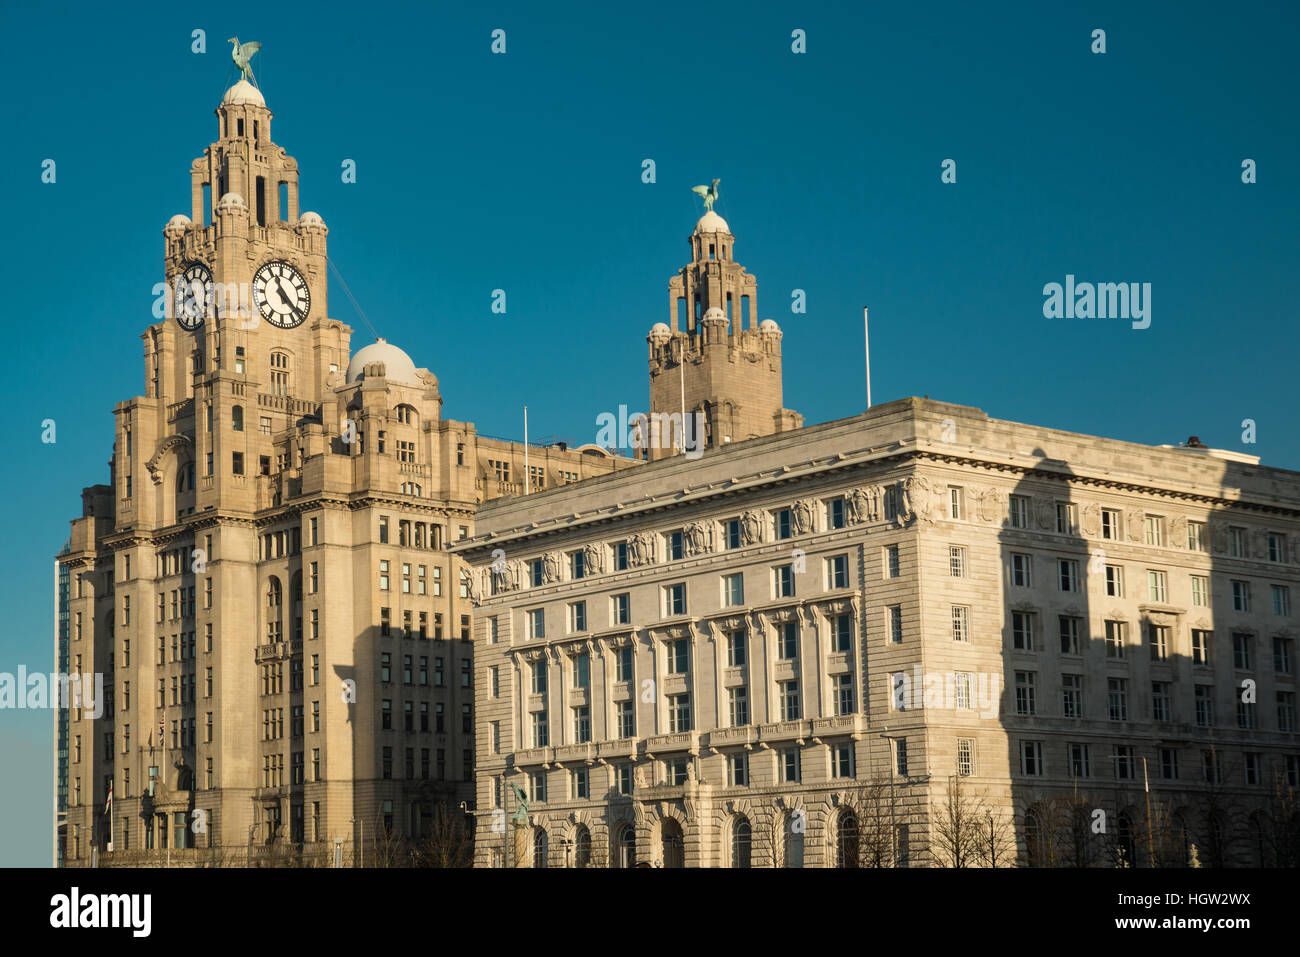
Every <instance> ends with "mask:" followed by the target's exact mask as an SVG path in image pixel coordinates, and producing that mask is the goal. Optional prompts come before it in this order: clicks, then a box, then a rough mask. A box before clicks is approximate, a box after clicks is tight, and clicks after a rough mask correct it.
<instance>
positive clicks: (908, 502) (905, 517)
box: [900, 475, 935, 525]
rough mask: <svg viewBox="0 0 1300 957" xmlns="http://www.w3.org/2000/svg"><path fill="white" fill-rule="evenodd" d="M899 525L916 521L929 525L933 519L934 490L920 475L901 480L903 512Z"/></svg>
mask: <svg viewBox="0 0 1300 957" xmlns="http://www.w3.org/2000/svg"><path fill="white" fill-rule="evenodd" d="M900 518H901V519H902V522H901V524H904V525H906V524H908V523H909V522H912V521H916V522H919V523H920V524H922V525H931V524H933V523H934V519H935V503H934V489H933V487H932V486H931V485H930V482H929V480H928V479H926V478H925V477H924V476H921V475H909V476H908V477H907V478H905V479H904V480H903V510H902V514H901V515H900Z"/></svg>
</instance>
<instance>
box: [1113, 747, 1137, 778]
mask: <svg viewBox="0 0 1300 957" xmlns="http://www.w3.org/2000/svg"><path fill="white" fill-rule="evenodd" d="M1114 757H1115V777H1116V778H1117V779H1119V780H1121V781H1131V780H1132V779H1133V778H1135V777H1137V758H1136V756H1135V755H1134V752H1133V746H1132V745H1129V744H1117V745H1115V752H1114Z"/></svg>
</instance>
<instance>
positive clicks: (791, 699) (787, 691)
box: [779, 681, 803, 721]
mask: <svg viewBox="0 0 1300 957" xmlns="http://www.w3.org/2000/svg"><path fill="white" fill-rule="evenodd" d="M779 687H780V693H781V720H782V721H798V720H799V719H800V718H801V717H803V709H802V707H801V706H800V704H801V701H800V698H799V682H797V681H782V682H779Z"/></svg>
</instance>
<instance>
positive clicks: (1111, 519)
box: [1101, 508, 1120, 541]
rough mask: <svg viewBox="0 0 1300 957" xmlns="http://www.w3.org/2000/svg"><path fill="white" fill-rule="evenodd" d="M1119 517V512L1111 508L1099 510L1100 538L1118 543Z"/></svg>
mask: <svg viewBox="0 0 1300 957" xmlns="http://www.w3.org/2000/svg"><path fill="white" fill-rule="evenodd" d="M1119 521H1120V516H1119V511H1118V510H1116V509H1113V508H1103V509H1102V510H1101V537H1102V538H1105V539H1108V540H1110V541H1118V540H1119V538H1120V524H1119Z"/></svg>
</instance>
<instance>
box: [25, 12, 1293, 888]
mask: <svg viewBox="0 0 1300 957" xmlns="http://www.w3.org/2000/svg"><path fill="white" fill-rule="evenodd" d="M867 7H868V5H866V4H861V5H859V4H819V3H808V2H804V3H797V4H796V3H788V4H782V3H762V2H748V3H723V2H716V3H710V4H687V3H681V4H673V3H657V4H651V5H635V6H632V5H616V8H613V9H611V8H610V6H609V5H605V4H590V5H587V4H564V3H559V4H535V3H534V4H518V5H514V6H511V5H500V4H497V5H491V6H484V7H482V8H481V9H475V10H469V9H453V10H430V9H428V5H427V4H414V3H413V4H409V5H401V4H384V3H379V2H371V3H368V4H365V5H364V6H358V5H356V4H331V3H314V4H311V5H297V4H275V5H271V6H267V5H264V4H251V3H249V4H241V3H230V4H226V5H223V8H222V10H221V12H220V17H221V18H219V19H218V18H215V17H213V16H212V15H210V14H209V13H207V12H192V11H191V10H188V9H185V8H182V7H179V6H178V5H175V4H168V5H163V4H158V5H156V6H155V7H152V8H151V7H149V6H146V5H137V6H132V7H130V8H125V7H121V6H116V7H115V6H113V5H101V4H96V5H84V6H82V5H75V4H73V5H69V4H51V5H42V7H41V9H40V10H39V12H35V11H30V10H29V11H20V10H15V9H10V8H6V9H4V10H3V12H0V27H2V28H3V35H5V36H7V37H10V38H21V40H22V42H21V43H19V44H16V45H11V46H10V47H9V49H8V50H7V57H8V58H9V62H8V63H7V64H6V74H7V76H8V77H9V79H8V80H7V81H6V83H5V84H4V87H3V92H0V100H2V101H3V103H2V105H3V110H4V116H5V118H6V134H5V141H6V144H7V146H6V148H5V149H4V150H3V151H0V182H3V183H4V184H5V186H6V188H5V189H4V190H3V191H0V221H2V222H3V225H4V229H3V231H2V232H0V269H3V272H4V276H3V278H4V280H5V290H6V296H5V306H6V308H5V309H4V312H3V314H0V315H2V316H3V319H2V321H3V323H4V325H5V332H6V333H7V334H8V340H9V342H10V343H11V346H10V348H11V355H12V356H13V357H15V359H16V360H17V361H15V363H14V365H13V366H12V368H11V369H10V372H9V392H8V394H9V396H10V399H9V403H10V404H9V421H10V428H11V434H10V437H11V439H12V441H11V442H10V443H9V445H8V447H7V460H8V466H7V468H6V470H5V479H4V481H5V486H6V487H5V492H6V494H5V500H6V503H7V515H6V523H5V524H6V530H7V533H8V534H7V542H6V545H5V547H4V549H3V552H2V553H0V562H2V563H3V564H2V566H0V570H2V571H3V576H4V577H3V580H4V581H5V583H6V591H7V594H8V596H9V601H8V607H7V608H6V614H5V616H4V617H5V624H4V628H3V631H0V671H10V672H12V671H15V670H16V669H17V666H18V665H19V664H26V665H27V666H28V667H29V668H39V667H46V668H48V667H49V661H50V656H51V652H50V648H51V647H52V638H51V632H52V624H51V615H52V587H51V559H52V556H53V555H54V554H55V552H56V551H57V550H58V549H59V547H60V546H61V545H62V543H63V541H64V540H65V539H66V537H67V532H68V524H67V523H68V520H69V519H70V518H72V517H74V516H75V515H77V514H79V510H80V498H79V493H80V490H81V488H82V487H83V486H85V485H89V484H94V483H97V482H104V481H106V480H107V477H108V471H107V461H108V458H109V456H110V454H111V450H112V416H111V410H112V408H113V405H114V403H115V402H117V401H120V400H122V399H125V398H128V397H130V396H134V395H138V394H141V393H142V392H143V385H144V383H143V378H144V372H143V362H142V345H141V342H140V340H139V336H140V333H141V332H142V331H143V330H144V329H145V327H146V326H147V325H148V324H149V323H150V322H151V321H152V318H151V315H150V309H151V305H152V287H153V284H154V283H155V282H157V281H159V280H160V279H161V278H162V275H161V268H162V261H161V251H162V235H161V230H162V226H163V224H164V223H165V222H166V221H167V219H168V218H169V217H170V216H172V215H173V214H175V213H178V212H185V213H188V212H189V176H188V170H189V164H190V161H191V160H192V159H193V158H194V157H196V156H199V155H200V154H201V153H202V151H203V149H204V147H205V146H206V145H207V144H208V143H209V142H210V141H211V140H212V139H214V137H215V132H216V129H215V127H216V119H215V117H214V115H213V112H212V111H213V109H214V107H215V106H216V104H217V102H218V100H219V98H220V96H221V93H222V90H223V89H224V85H225V82H226V81H228V80H230V79H231V77H232V72H233V66H232V64H231V62H230V56H229V50H230V47H229V44H227V43H225V42H223V41H224V40H225V38H226V37H229V36H231V35H233V34H238V35H239V36H240V37H241V39H243V40H245V41H247V40H260V41H261V42H262V43H263V50H262V51H261V53H259V54H258V56H257V58H256V59H255V60H254V67H255V69H256V70H257V73H258V78H259V81H260V83H261V86H262V89H263V91H264V93H265V95H266V99H267V103H268V105H269V106H270V108H271V109H272V110H273V111H274V113H275V124H274V127H273V132H274V138H275V140H276V142H277V143H279V144H280V145H282V146H284V147H285V148H286V149H287V150H288V152H289V153H290V154H291V155H293V156H294V157H296V158H297V160H298V162H299V164H300V167H301V169H302V185H301V195H302V208H303V209H312V210H315V211H317V212H318V213H320V215H321V216H322V217H323V218H324V219H325V221H326V223H327V224H328V225H329V227H330V235H329V248H330V254H331V258H332V259H333V260H334V262H335V263H336V264H337V266H338V268H339V269H340V270H341V272H342V274H343V276H344V278H345V280H346V281H347V283H348V285H349V286H350V288H351V290H352V292H353V294H354V295H355V296H356V297H357V299H358V301H359V302H360V304H361V306H362V308H363V309H364V310H365V312H366V314H367V316H368V317H369V319H370V320H371V322H373V323H374V325H375V326H376V327H377V328H378V330H379V334H380V335H382V336H384V337H386V338H388V339H389V340H390V341H392V342H395V343H397V344H398V345H400V346H402V347H403V348H405V349H406V350H407V351H408V352H409V353H410V354H411V356H412V357H413V358H414V359H415V361H416V364H417V365H420V366H426V367H428V368H429V369H431V370H433V371H434V372H435V373H436V374H437V375H438V376H439V377H440V380H441V387H442V392H443V396H444V399H445V403H446V404H445V407H444V413H445V414H446V415H447V416H449V417H451V418H457V419H462V420H469V421H473V422H475V423H476V424H477V425H478V427H479V429H480V430H481V431H483V432H487V433H492V434H503V435H520V434H521V433H522V411H521V410H522V406H523V405H525V404H527V405H528V406H529V421H530V431H531V433H532V436H533V437H534V438H537V437H540V436H543V435H556V436H562V437H568V438H570V439H573V440H575V441H579V442H581V441H591V440H592V439H594V438H595V434H596V424H595V423H596V416H597V415H598V414H599V413H600V412H602V411H616V410H617V409H618V406H619V405H620V404H626V405H628V406H629V407H630V408H631V409H633V410H636V409H641V408H644V407H645V406H646V404H647V401H648V385H647V378H646V346H645V334H646V331H647V330H648V329H649V327H650V326H651V325H652V324H653V323H655V322H658V321H662V320H665V319H666V317H667V281H668V278H669V277H670V276H671V275H672V274H673V273H674V272H675V271H676V270H677V269H678V268H680V267H681V265H682V264H683V262H684V261H685V258H686V256H687V248H686V237H687V235H688V233H689V232H690V230H691V228H692V226H693V224H694V222H695V220H696V219H697V218H698V217H699V215H700V214H701V212H702V208H701V206H700V201H699V200H698V198H697V197H695V196H694V195H693V194H692V193H691V192H690V187H691V186H693V185H695V184H697V183H707V182H708V181H709V180H710V179H711V178H712V177H715V176H716V177H721V179H722V184H721V187H720V189H721V198H720V200H719V203H718V206H717V209H718V211H719V212H720V213H721V214H722V215H723V216H724V217H726V218H727V220H728V222H729V223H730V225H731V227H732V230H733V232H734V233H735V235H736V248H735V256H736V259H737V260H738V261H739V262H741V263H742V264H743V265H745V266H746V268H747V269H749V271H750V272H752V273H753V274H755V275H756V276H757V278H758V283H759V295H758V299H759V311H760V317H761V318H769V317H770V318H774V319H776V320H777V322H779V323H780V324H781V327H782V329H783V330H784V332H785V339H784V343H783V350H784V356H785V401H786V405H787V407H789V408H793V409H797V410H799V411H800V412H802V413H803V414H804V415H805V417H806V419H807V421H809V422H818V421H824V420H827V419H833V418H839V417H841V416H845V415H851V414H854V413H856V412H859V411H861V410H862V408H863V407H864V404H865V398H864V394H865V388H864V383H863V372H862V348H861V334H862V331H861V310H862V306H863V305H869V306H870V307H871V317H872V320H871V321H872V329H871V340H872V360H873V361H872V366H873V369H872V372H873V380H872V391H873V397H874V399H875V400H876V401H877V402H880V401H885V400H888V399H891V398H897V397H900V396H905V395H921V394H927V393H928V394H929V395H930V396H931V397H933V398H937V399H944V400H948V401H953V402H960V403H965V404H969V405H975V406H978V407H980V408H982V409H984V410H985V411H987V412H988V413H989V414H991V415H994V416H997V417H1000V418H1008V419H1014V420H1019V421H1024V422H1030V423H1035V424H1040V425H1049V426H1054V427H1057V428H1062V429H1069V430H1074V431H1080V432H1087V433H1094V434H1098V435H1105V436H1112V437H1117V438H1123V439H1129V440H1134V441H1140V442H1149V443H1155V444H1159V443H1164V442H1179V441H1183V440H1185V439H1186V438H1187V436H1188V435H1190V434H1193V433H1195V434H1198V435H1199V436H1200V437H1201V439H1202V440H1203V441H1205V442H1208V443H1209V444H1211V445H1214V446H1218V447H1223V448H1229V449H1236V450H1239V451H1245V452H1251V453H1253V454H1257V455H1260V456H1262V457H1263V461H1264V462H1265V463H1266V464H1270V465H1276V466H1282V467H1286V468H1292V469H1297V468H1300V435H1297V432H1296V429H1295V425H1294V423H1295V420H1296V413H1297V410H1298V409H1300V398H1298V397H1297V391H1296V384H1295V383H1296V371H1297V360H1296V344H1297V334H1296V332H1295V331H1294V325H1293V324H1294V321H1295V320H1294V315H1293V313H1294V304H1295V282H1296V272H1297V270H1296V264H1297V259H1298V257H1297V253H1298V251H1300V249H1298V247H1300V240H1298V239H1297V228H1296V223H1297V222H1300V216H1298V215H1297V214H1300V175H1297V169H1296V163H1297V157H1298V156H1300V150H1298V149H1297V145H1298V144H1297V126H1298V124H1300V113H1297V111H1296V109H1295V92H1296V90H1297V89H1298V88H1300V83H1298V82H1297V80H1298V77H1297V73H1298V72H1300V66H1297V59H1296V57H1295V56H1294V42H1295V36H1296V27H1297V20H1300V14H1298V13H1297V8H1296V7H1294V5H1290V4H1283V5H1272V4H1264V5H1251V6H1250V7H1249V8H1232V7H1225V6H1224V5H1222V4H1215V5H1211V4H1197V3H1180V4H1153V3H1144V4H1087V5H1075V4H1037V3H1023V4H995V5H992V7H991V8H990V7H989V6H988V5H971V4H967V3H930V4H926V5H924V6H923V7H918V6H916V5H911V4H900V5H891V7H890V9H874V8H873V9H867ZM196 28H201V29H203V30H205V31H206V34H207V52H206V54H202V55H199V54H194V53H192V52H191V39H190V37H191V31H192V30H194V29H196ZM496 28H501V29H504V30H505V31H506V53H505V55H493V54H492V53H491V52H490V49H489V47H490V43H491V37H490V34H491V31H492V30H493V29H496ZM1095 28H1101V29H1104V30H1105V31H1106V45H1107V52H1106V53H1105V54H1104V55H1096V54H1093V53H1091V52H1090V46H1091V33H1092V30H1093V29H1095ZM795 29H802V30H804V31H806V36H807V52H806V53H804V54H802V55H796V54H794V53H792V52H791V42H792V41H791V32H792V31H793V30H795ZM47 158H52V159H54V160H55V162H56V164H57V166H56V174H57V180H56V182H55V183H53V184H44V183H42V182H41V163H42V161H43V160H44V159H47ZM647 158H649V159H653V160H654V161H655V164H656V173H657V182H655V183H654V184H645V183H643V182H642V181H641V170H642V161H643V160H644V159H647ZM948 158H951V159H953V160H955V161H956V164H957V167H956V172H957V182H956V183H955V184H944V183H941V182H940V172H941V170H940V164H941V163H942V162H943V160H945V159H948ZM1245 158H1251V159H1254V160H1255V161H1256V163H1257V164H1258V182H1257V183H1255V184H1253V185H1245V184H1243V183H1242V182H1241V163H1242V160H1243V159H1245ZM345 159H353V160H355V161H356V164H357V181H356V183H354V184H345V183H343V182H342V181H341V177H340V164H341V163H342V162H343V161H344V160H345ZM1067 274H1073V275H1075V276H1076V277H1078V279H1079V280H1080V281H1083V280H1088V281H1094V282H1120V281H1124V282H1149V283H1151V285H1152V303H1151V305H1152V315H1151V318H1152V323H1151V327H1150V328H1149V329H1145V330H1134V329H1132V328H1131V327H1130V325H1129V324H1128V323H1127V322H1122V321H1113V320H1096V319H1091V320H1089V319H1072V320H1064V319H1045V318H1044V317H1043V312H1042V306H1043V292H1042V289H1043V286H1044V284H1045V283H1049V282H1064V279H1065V276H1066V275H1067ZM498 288H499V289H504V290H505V291H506V295H507V311H506V314H505V315H494V314H493V313H492V312H491V308H490V307H491V296H492V290H494V289H498ZM794 289H803V290H805V292H806V296H807V304H808V310H807V313H806V314H792V313H791V309H790V303H791V292H792V290H794ZM329 298H330V302H329V312H330V315H331V316H333V317H335V318H338V319H342V320H343V321H345V322H347V323H349V324H350V325H352V327H353V329H354V330H355V334H354V350H355V349H356V348H359V347H360V346H361V345H364V344H366V343H367V342H369V341H371V334H370V333H369V331H368V330H367V328H366V326H365V323H363V322H362V321H361V319H360V318H359V317H358V316H357V315H356V313H355V311H354V310H353V308H352V306H351V304H350V303H349V302H348V300H347V298H346V297H345V296H344V295H343V294H342V291H341V289H339V288H338V287H337V285H336V283H335V282H334V281H333V279H331V288H330V297H329ZM47 418H52V419H54V420H55V421H56V423H57V442H56V443H55V444H53V445H49V444H43V443H42V442H41V423H42V421H43V420H44V419H47ZM1246 418H1250V419H1253V420H1255V422H1256V423H1257V428H1258V436H1257V437H1258V441H1257V443H1256V444H1254V445H1243V444H1242V441H1241V439H1242V426H1241V422H1242V420H1243V419H1246ZM51 721H52V719H51V717H50V714H49V713H48V712H44V713H31V712H12V711H10V712H0V760H3V762H4V766H3V768H2V769H0V810H3V812H4V813H3V814H0V822H2V823H0V848H3V849H4V850H3V851H0V864H16V863H31V864H41V863H45V862H47V861H48V860H49V849H48V841H47V839H46V831H45V829H44V822H45V821H46V820H48V814H49V807H50V795H49V790H48V782H49V781H50V779H51V773H52V772H51V758H50V755H49V753H48V742H49V735H50V727H51Z"/></svg>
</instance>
